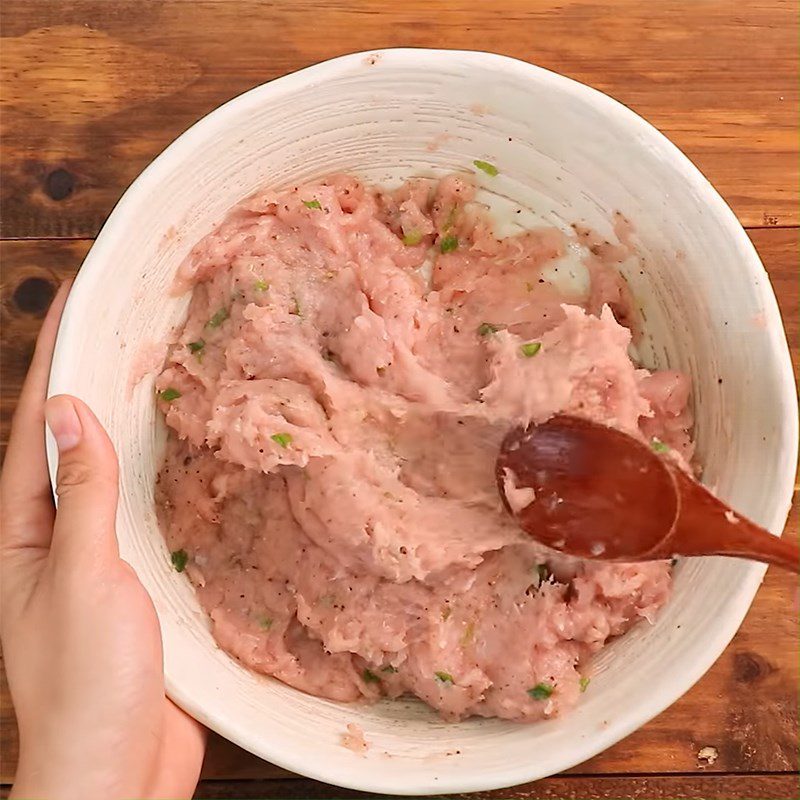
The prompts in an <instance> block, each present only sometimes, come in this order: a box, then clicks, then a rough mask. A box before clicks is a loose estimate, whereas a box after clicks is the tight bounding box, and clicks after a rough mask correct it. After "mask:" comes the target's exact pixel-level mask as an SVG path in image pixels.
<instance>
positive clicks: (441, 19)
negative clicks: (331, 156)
mask: <svg viewBox="0 0 800 800" xmlns="http://www.w3.org/2000/svg"><path fill="white" fill-rule="evenodd" d="M797 9H798V3H797V0H748V2H746V3H737V2H734V0H704V2H695V0H681V1H678V0H670V1H669V2H658V3H653V2H642V0H615V2H607V3H601V2H591V0H537V2H533V1H532V0H494V2H492V3H478V2H474V0H404V2H402V3H400V2H396V0H360V1H359V2H340V1H338V0H271V1H270V2H261V1H259V0H170V1H169V2H164V1H163V0H115V1H114V2H110V1H107V0H5V2H3V3H2V8H1V9H0V26H1V27H2V32H3V39H2V48H1V49H0V72H1V73H2V76H1V77H2V94H1V95H0V104H2V115H1V116H0V132H2V136H3V164H2V178H3V180H2V186H1V187H0V201H2V204H3V215H2V220H0V234H2V236H4V237H6V238H28V237H87V236H94V235H95V234H96V233H97V231H98V229H99V228H100V226H101V224H102V222H103V220H104V219H105V217H106V215H107V214H108V212H109V211H110V209H111V208H112V206H113V205H114V203H115V202H116V200H117V199H118V198H119V196H120V195H121V193H122V192H123V191H124V189H125V187H126V186H128V184H129V183H130V182H131V181H132V180H133V179H134V178H135V177H136V175H137V174H138V173H139V172H140V171H141V170H142V168H143V167H144V166H145V165H146V164H147V163H148V162H149V161H150V160H151V159H152V158H153V157H154V156H155V155H156V154H157V153H159V152H160V151H161V150H162V149H163V148H164V147H165V146H166V145H167V144H168V143H169V142H170V141H171V140H172V139H174V138H175V136H176V135H177V134H179V133H180V132H181V131H183V130H185V129H186V128H187V127H188V126H189V125H191V124H192V123H193V122H195V121H196V120H197V119H198V118H199V117H201V116H203V115H204V114H206V113H208V112H209V111H211V110H212V109H213V108H215V107H216V106H218V105H219V104H221V103H222V102H224V101H225V100H227V99H229V98H230V97H233V96H234V95H237V94H239V93H241V92H243V91H245V90H247V89H249V88H251V87H252V86H255V85H257V84H260V83H264V82H265V81H268V80H271V79H273V78H275V77H277V76H279V75H282V74H285V73H287V72H290V71H293V70H296V69H299V68H301V67H303V66H306V65H308V64H311V63H315V62H318V61H321V60H324V59H326V58H330V57H332V56H336V55H341V54H343V53H347V52H352V51H357V50H369V49H377V48H382V47H394V46H411V47H442V46H446V47H450V48H469V49H479V50H492V51H495V52H498V53H504V54H507V55H511V56H515V57H517V58H522V59H525V60H527V61H531V62H533V63H536V64H540V65H541V66H544V67H547V68H549V69H553V70H556V71H558V72H561V73H563V74H565V75H568V76H570V77H573V78H576V79H577V80H580V81H584V82H586V83H589V84H592V85H593V86H596V87H597V88H599V89H602V90H603V91H605V92H607V93H609V94H611V95H612V96H614V97H616V98H618V99H619V100H621V101H622V102H624V103H626V104H627V105H629V106H631V107H632V108H633V109H635V110H636V111H638V112H639V113H641V114H642V115H643V116H644V117H645V118H647V119H649V120H650V121H651V122H652V123H653V124H654V125H656V126H657V127H659V128H660V129H661V130H662V131H664V132H665V133H666V134H667V135H668V136H669V137H670V138H671V139H672V140H673V141H674V142H675V143H676V144H677V145H678V146H679V147H681V148H682V149H683V150H684V151H685V152H686V153H687V154H688V155H689V156H690V157H691V158H692V159H693V160H694V161H695V163H697V165H698V166H699V167H700V168H701V169H702V170H703V171H704V172H705V173H706V175H708V177H709V178H710V179H711V181H712V183H714V185H715V186H717V188H718V189H719V190H720V192H721V193H722V195H723V196H724V197H725V198H726V200H727V201H728V202H729V203H730V204H731V205H732V206H733V208H734V210H735V211H736V213H737V214H738V216H739V218H740V219H741V220H742V221H743V222H744V223H745V224H746V225H750V226H780V225H789V224H797V223H798V222H800V209H798V204H797V202H796V197H795V188H796V186H797V183H798V176H799V175H800V162H798V158H797V155H798V138H797V135H796V119H797V114H798V41H797V36H796V23H797Z"/></svg>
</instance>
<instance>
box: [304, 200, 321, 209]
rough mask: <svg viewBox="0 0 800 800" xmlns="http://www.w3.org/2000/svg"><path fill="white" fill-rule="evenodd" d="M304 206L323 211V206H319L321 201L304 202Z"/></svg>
mask: <svg viewBox="0 0 800 800" xmlns="http://www.w3.org/2000/svg"><path fill="white" fill-rule="evenodd" d="M303 205H304V206H305V207H306V208H318V209H320V210H322V206H321V205H320V204H319V200H303Z"/></svg>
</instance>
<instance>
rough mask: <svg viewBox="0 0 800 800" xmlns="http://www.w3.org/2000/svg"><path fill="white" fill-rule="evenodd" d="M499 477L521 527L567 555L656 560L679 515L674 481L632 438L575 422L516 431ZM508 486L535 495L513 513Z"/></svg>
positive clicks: (506, 444)
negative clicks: (509, 482) (506, 489)
mask: <svg viewBox="0 0 800 800" xmlns="http://www.w3.org/2000/svg"><path fill="white" fill-rule="evenodd" d="M495 470H496V477H497V485H498V488H499V490H500V496H501V497H502V498H503V502H504V503H505V505H506V508H507V509H508V510H509V511H510V512H511V513H512V514H514V516H515V518H516V519H517V521H518V523H519V525H520V527H521V528H522V529H523V530H524V531H525V532H526V533H529V534H530V535H531V536H532V537H533V538H534V539H536V540H537V541H539V542H541V543H542V544H544V545H546V546H548V547H550V548H552V549H554V550H559V551H561V552H563V553H567V554H569V555H574V556H580V557H582V558H600V559H603V560H609V561H638V560H641V559H644V558H646V557H647V556H648V554H649V555H650V557H653V555H655V554H656V553H657V551H658V547H659V545H660V544H661V543H662V541H663V540H664V538H665V537H666V536H667V535H668V534H669V533H670V531H671V530H672V527H673V524H674V522H675V520H676V517H677V514H678V508H679V500H678V493H677V490H676V486H675V481H674V478H673V476H672V472H671V470H670V469H669V468H668V467H667V465H666V463H665V462H664V460H662V459H661V458H660V457H659V456H658V454H656V453H655V452H654V451H653V450H652V449H651V448H650V447H649V446H648V445H646V444H644V443H642V442H640V441H638V440H637V439H634V438H633V437H631V436H629V435H628V434H626V433H623V432H621V431H618V430H614V429H613V428H608V427H606V426H604V425H600V424H598V423H595V422H590V421H589V420H584V419H579V418H577V417H568V416H558V417H554V418H552V419H551V420H549V421H548V422H545V423H543V424H542V425H537V426H534V427H531V428H528V429H527V430H523V429H521V428H517V429H515V430H513V431H511V433H509V434H508V436H506V438H505V440H504V441H503V444H502V445H501V447H500V454H499V456H498V457H497V463H496V467H495ZM509 480H513V485H516V487H530V488H532V489H533V491H534V500H533V502H531V503H530V504H529V505H527V506H525V507H524V508H521V509H519V510H517V511H514V510H513V508H512V505H513V504H509V502H508V499H507V498H506V492H505V487H506V485H507V482H508V481H509ZM662 557H663V556H662Z"/></svg>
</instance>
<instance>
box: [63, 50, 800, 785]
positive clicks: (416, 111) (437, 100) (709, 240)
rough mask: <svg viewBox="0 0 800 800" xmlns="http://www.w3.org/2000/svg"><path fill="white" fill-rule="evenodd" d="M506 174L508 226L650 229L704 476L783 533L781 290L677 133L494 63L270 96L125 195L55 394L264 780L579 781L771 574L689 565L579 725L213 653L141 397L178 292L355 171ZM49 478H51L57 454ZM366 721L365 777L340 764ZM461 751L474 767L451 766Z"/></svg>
mask: <svg viewBox="0 0 800 800" xmlns="http://www.w3.org/2000/svg"><path fill="white" fill-rule="evenodd" d="M476 158H482V159H486V160H489V161H491V162H493V163H494V164H496V165H497V166H498V167H499V169H500V173H501V174H500V176H499V177H497V178H494V179H488V178H486V176H483V181H482V183H483V185H484V186H486V187H491V189H492V190H493V192H492V193H491V194H488V193H484V195H483V196H484V198H487V199H489V200H490V201H491V204H492V205H493V207H494V208H495V211H496V212H497V213H498V214H499V215H500V216H501V217H503V216H504V215H505V216H508V212H509V210H511V209H515V208H516V207H518V206H521V207H523V208H524V209H526V210H528V211H529V212H530V213H528V212H527V211H526V214H525V215H518V217H517V218H519V216H522V217H523V219H524V220H525V221H526V222H533V221H535V220H537V219H545V220H547V221H550V222H552V223H554V224H559V225H565V224H567V223H569V222H572V221H575V220H583V221H586V222H588V223H589V224H590V225H592V226H594V227H595V228H598V229H600V230H609V215H610V212H611V211H612V210H615V209H618V210H620V211H622V212H623V213H624V214H625V215H626V216H627V217H628V218H629V219H630V220H632V222H633V224H634V226H635V229H636V232H637V235H638V238H639V239H640V241H641V248H640V250H641V253H642V255H643V257H644V259H645V262H646V268H645V270H644V274H643V275H640V274H639V269H638V267H637V268H635V269H633V268H632V269H630V270H629V271H628V275H627V277H628V278H629V281H630V284H631V287H632V289H633V292H634V295H635V297H636V298H637V301H638V303H639V305H640V307H641V309H642V312H643V313H644V315H645V318H646V326H647V338H646V340H645V342H644V344H643V347H642V354H643V356H644V358H645V360H646V361H647V362H648V363H649V365H651V366H661V367H665V366H671V367H678V368H680V369H683V370H686V371H688V372H689V373H690V374H691V377H692V380H693V383H694V397H693V402H694V408H695V412H696V417H697V423H696V438H697V445H698V456H699V458H700V460H701V462H702V463H703V464H704V465H705V472H704V479H705V481H706V483H708V484H709V485H711V486H712V487H714V488H715V489H716V491H717V493H718V494H719V495H720V496H721V497H722V498H724V499H725V500H727V501H729V502H730V503H732V504H733V505H734V506H735V507H736V508H738V509H739V510H741V511H742V512H743V513H745V514H747V515H748V516H750V517H752V518H753V519H754V520H756V521H757V522H759V523H761V524H762V525H764V526H766V527H767V528H769V529H770V530H772V531H773V532H774V533H779V532H780V530H781V528H782V526H783V523H784V520H785V518H786V514H787V510H788V508H789V502H790V497H791V492H792V484H793V477H794V466H795V462H796V443H797V418H796V406H795V402H796V399H795V390H794V382H793V377H792V370H791V366H790V361H789V355H788V350H787V347H786V340H785V335H784V332H783V327H782V325H781V320H780V316H779V313H778V308H777V305H776V303H775V298H774V296H773V293H772V290H771V288H770V284H769V280H768V278H767V275H766V273H765V272H764V269H763V267H762V265H761V263H760V261H759V259H758V256H757V255H756V252H755V250H754V249H753V246H752V245H751V244H750V241H749V240H748V238H747V236H746V234H745V233H744V231H743V230H742V228H741V227H740V226H739V223H738V222H737V220H736V218H735V217H734V215H733V214H732V212H731V211H730V209H729V208H728V207H727V206H726V205H725V203H724V202H723V201H722V199H721V198H720V197H719V195H718V194H717V193H716V192H715V191H714V189H713V188H712V187H711V186H710V185H709V183H708V182H707V181H706V179H705V178H704V177H703V176H702V175H701V174H700V172H698V170H697V169H696V168H695V167H694V166H693V165H692V164H691V163H690V162H689V160H688V159H687V158H686V157H685V156H684V155H683V154H682V153H681V152H680V151H679V150H678V149H677V148H676V147H674V146H673V145H672V144H671V143H670V142H669V141H668V140H667V139H666V138H664V136H662V135H661V134H660V133H659V132H658V131H656V130H655V129H654V128H652V127H651V126H650V125H649V124H648V123H646V122H645V121H644V120H642V119H641V118H640V117H638V116H637V115H636V114H634V113H633V112H632V111H630V110H628V109H627V108H625V107H624V106H622V105H620V104H619V103H617V102H615V101H614V100H611V99H610V98H608V97H606V96H605V95H603V94H601V93H600V92H597V91H595V90H593V89H590V88H587V87H586V86H583V85H581V84H579V83H576V82H574V81H571V80H568V79H567V78H564V77H561V76H559V75H556V74H553V73H552V72H548V71H546V70H543V69H539V68H537V67H534V66H530V65H529V64H525V63H522V62H519V61H514V60H512V59H509V58H504V57H500V56H496V55H488V54H484V53H471V52H457V51H433V50H389V51H383V52H376V53H373V54H364V53H362V54H357V55H351V56H346V57H344V58H338V59H335V60H333V61H328V62H325V63H324V64H319V65H317V66H314V67H310V68H308V69H305V70H303V71H301V72H298V73H296V74H294V75H290V76H288V77H285V78H281V79H279V80H276V81H273V82H272V83H269V84H266V85H264V86H260V87H258V88H256V89H253V90H252V91H250V92H247V93H246V94H244V95H242V96H241V97H238V98H236V99H235V100H232V101H231V102H229V103H227V104H225V105H224V106H222V107H221V108H219V109H217V110H216V111H214V112H213V113H211V114H209V115H208V116H207V117H205V118H204V119H202V120H201V121H200V122H198V123H197V124H196V125H194V126H193V127H192V128H191V129H190V130H189V131H187V132H186V133H184V134H183V135H182V136H181V137H180V138H178V140H177V141H175V142H174V143H173V144H172V145H170V146H169V147H168V148H167V149H166V150H165V151H164V153H162V155H160V156H159V157H158V158H157V159H156V160H155V161H154V162H153V163H152V164H151V165H150V166H149V167H148V168H147V169H146V170H145V171H144V172H143V173H142V174H141V176H140V177H139V178H137V180H136V181H135V182H134V183H133V185H132V186H131V187H130V189H128V191H127V192H126V193H125V195H124V197H123V198H122V200H121V201H120V202H119V204H118V206H117V207H116V208H115V210H114V212H113V213H112V214H111V216H110V218H109V219H108V222H107V223H106V225H105V227H104V228H103V230H102V232H101V234H100V236H99V237H98V239H97V242H96V243H95V245H94V247H93V248H92V250H91V252H90V253H89V255H88V256H87V258H86V261H85V262H84V264H83V267H82V268H81V271H80V275H79V276H78V279H77V281H76V283H75V287H74V289H73V291H72V295H71V296H70V299H69V303H68V305H67V310H66V313H65V316H64V319H63V322H62V325H61V329H60V331H59V337H58V345H57V350H56V356H55V362H54V366H53V371H52V376H51V385H50V390H51V392H52V393H58V392H69V393H72V394H75V395H78V396H80V397H82V398H83V399H84V400H85V401H87V402H88V403H89V405H90V406H91V407H92V408H93V409H94V410H95V412H96V413H97V414H98V416H99V417H100V419H101V420H102V421H103V422H104V423H105V425H106V427H107V429H108V431H109V433H110V435H111V438H112V439H113V441H114V443H115V445H116V447H117V451H118V453H119V456H120V462H121V489H122V500H121V502H120V508H119V515H118V522H117V532H118V535H119V539H120V547H121V551H122V554H123V556H124V558H126V559H127V560H128V561H129V562H130V563H131V564H132V565H133V566H134V568H135V569H136V571H137V572H138V574H139V576H140V578H141V580H142V581H143V583H144V585H145V586H146V587H147V589H148V591H149V592H150V594H151V596H152V598H153V601H154V602H155V605H156V609H157V610H158V614H159V618H160V620H161V626H162V630H163V636H164V648H165V664H164V668H165V673H166V681H167V689H168V691H169V694H170V696H171V697H172V698H173V699H174V700H175V701H176V702H177V703H178V704H179V705H181V706H182V707H183V708H185V709H186V710H187V711H189V712H190V713H191V714H193V715H194V716H195V717H197V718H198V719H199V720H201V721H202V722H204V723H205V724H206V725H208V726H209V727H210V728H212V729H214V730H216V731H217V732H219V733H220V734H222V735H223V736H225V737H227V738H228V739H231V740H232V741H234V742H236V743H237V744H239V745H241V746H242V747H244V748H246V749H248V750H251V751H252V752H253V753H256V754H257V755H259V756H262V757H263V758H265V759H268V760H269V761H271V762H273V763H275V764H279V765H280V766H282V767H286V768H288V769H290V770H293V771H295V772H299V773H302V774H304V775H307V776H310V777H313V778H317V779H319V780H323V781H327V782H330V783H334V784H339V785H341V786H348V787H353V788H356V789H364V790H370V791H377V792H393V793H398V794H427V793H432V792H456V791H458V792H468V791H474V790H478V789H492V788H496V787H503V786H509V785H512V784H517V783H521V782H524V781H530V780H533V779H536V778H541V777H543V776H546V775H550V774H552V773H555V772H558V771H560V770H563V769H566V768H568V767H571V766H573V765H575V764H577V763H579V762H581V761H584V760H585V759H587V758H589V757H590V756H592V755H594V754H596V753H598V752H600V751H601V750H603V749H604V748H607V747H608V746H609V745H611V744H613V743H614V742H616V741H618V740H619V739H621V738H622V737H624V736H626V735H627V734H629V733H631V732H632V731H633V730H635V729H636V728H638V727H639V726H640V725H642V724H643V723H645V722H647V720H649V719H650V718H651V717H653V716H655V715H656V714H658V713H659V712H660V711H662V710H663V709H664V708H666V707H667V706H668V705H670V703H672V702H674V701H675V700H676V699H677V698H678V697H680V696H681V695H682V694H683V693H684V692H685V691H686V690H687V689H689V687H690V686H692V684H693V683H694V682H695V681H696V680H697V679H698V678H700V676H701V675H703V673H704V672H705V671H706V670H707V669H708V668H709V666H711V664H712V663H713V662H714V660H715V659H716V658H717V657H718V656H719V655H720V653H721V652H722V651H723V649H724V648H725V646H726V645H727V644H728V642H729V641H730V639H731V637H732V636H733V634H734V633H735V631H736V629H737V628H738V627H739V624H740V623H741V621H742V618H743V617H744V615H745V612H746V611H747V609H748V607H749V605H750V603H751V601H752V599H753V595H754V594H755V592H756V589H757V588H758V586H759V584H760V582H761V579H762V577H763V574H764V568H763V567H762V566H759V565H757V564H752V563H747V562H744V561H736V560H727V559H721V558H708V559H698V560H693V561H690V562H686V563H683V564H681V565H680V566H679V568H678V570H677V577H676V581H675V593H674V598H673V599H672V601H671V602H670V603H669V605H668V606H667V607H666V608H665V609H664V611H663V612H662V613H661V614H660V616H659V619H658V621H657V622H656V624H655V625H654V626H652V627H651V626H649V625H647V624H642V625H640V626H638V627H636V628H635V630H633V631H632V632H631V633H629V634H628V635H626V636H625V637H623V638H622V639H620V640H619V641H616V642H614V643H613V644H612V645H611V646H610V647H608V648H607V649H606V650H605V651H603V653H602V654H601V655H600V657H599V658H598V659H597V661H596V667H595V669H596V677H594V679H593V680H592V686H591V690H590V691H589V692H588V693H587V694H586V695H585V696H584V698H583V700H582V702H581V704H580V706H579V707H578V708H577V709H576V710H575V711H574V712H573V713H571V714H569V715H568V716H565V717H564V718H563V719H557V720H553V721H549V722H544V723H540V724H534V725H519V724H513V723H509V722H501V721H498V720H482V719H470V720H467V721H465V722H462V723H459V724H445V723H443V722H441V721H440V720H439V719H438V718H437V717H436V716H435V715H434V714H433V713H432V712H431V711H429V710H428V709H427V708H426V707H425V706H423V705H421V704H419V703H417V702H413V701H408V702H405V701H397V702H382V703H379V704H377V705H372V706H361V705H342V704H339V703H334V702H330V701H327V700H321V699H319V698H315V697H310V696H308V695H305V694H302V693H300V692H298V691H296V690H294V689H291V688H289V687H287V686H284V685H283V684H281V683H278V682H277V681H274V680H271V679H269V678H264V677H260V676H257V675H255V674H252V673H250V672H248V671H247V670H245V669H244V668H243V667H241V666H240V665H239V664H238V663H237V662H235V661H234V660H232V659H231V658H229V657H228V656H227V655H226V654H225V653H224V652H222V651H221V650H220V649H218V648H217V647H216V645H215V644H214V641H213V640H212V638H211V635H210V634H209V631H208V625H207V623H206V620H205V617H204V615H203V613H202V612H201V610H200V608H199V606H198V603H197V601H196V599H195V597H194V593H193V591H192V589H191V587H190V585H189V583H188V581H187V580H186V578H185V577H184V576H182V575H178V574H176V573H175V572H174V571H173V570H172V569H171V567H170V563H169V557H168V553H167V549H166V547H165V545H164V542H163V540H162V537H161V535H160V533H159V530H158V528H157V525H156V517H155V513H154V508H153V481H154V477H155V473H156V469H157V464H158V460H159V454H160V446H161V443H162V438H163V426H162V425H161V423H160V422H159V419H158V415H157V413H156V407H155V403H154V397H153V391H152V381H151V380H146V381H144V382H143V383H142V384H140V385H139V386H138V387H137V388H136V389H135V390H134V392H133V394H132V395H131V394H130V390H129V377H130V373H131V365H132V361H133V359H134V357H135V355H136V353H137V351H138V350H139V348H140V346H141V345H142V343H144V342H148V341H153V340H158V339H159V338H160V337H163V336H164V335H165V334H166V333H167V331H168V330H169V328H170V327H171V326H172V325H174V324H176V323H178V322H179V321H181V319H182V316H183V314H184V312H185V309H186V301H187V298H180V299H176V298H173V297H171V296H170V294H169V287H170V283H171V281H172V278H173V275H174V273H175V269H176V267H177V265H178V264H179V262H180V261H181V259H182V258H183V257H184V256H185V255H186V253H187V252H188V250H189V248H190V247H191V246H192V245H193V244H194V243H195V242H197V241H198V240H199V239H200V238H201V237H202V236H203V235H204V234H206V233H208V232H209V231H210V230H211V229H212V228H213V227H214V226H215V225H216V224H217V223H218V222H219V221H220V220H221V219H222V217H223V216H224V214H225V212H226V211H227V210H228V209H229V208H231V206H233V205H234V204H235V203H236V202H237V201H239V200H240V199H242V198H243V197H245V196H246V195H248V194H249V193H251V192H252V191H254V190H255V189H256V188H257V187H261V186H264V185H273V186H281V185H285V184H287V183H289V182H294V181H297V180H300V179H304V178H312V177H317V176H322V175H324V174H326V173H330V172H332V171H338V170H346V171H351V172H355V173H357V174H359V175H361V176H363V177H365V178H368V179H371V180H377V181H397V180H398V179H399V178H402V177H407V176H409V175H416V174H440V173H444V172H447V171H449V170H454V169H465V168H468V167H469V166H470V165H471V163H472V161H473V159H476ZM50 457H51V465H52V464H53V463H54V461H55V458H54V456H53V452H52V451H51V453H50ZM348 722H357V723H358V724H359V725H360V726H361V727H362V728H363V729H364V732H365V735H366V738H367V740H368V741H369V742H370V744H371V748H370V750H369V752H368V753H367V755H366V757H363V756H360V755H356V754H355V753H352V752H351V751H349V750H347V749H345V748H344V747H342V745H341V743H340V737H341V734H342V733H343V732H344V730H345V725H346V724H347V723H348ZM456 751H457V752H456Z"/></svg>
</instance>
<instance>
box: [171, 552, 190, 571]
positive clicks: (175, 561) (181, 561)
mask: <svg viewBox="0 0 800 800" xmlns="http://www.w3.org/2000/svg"><path fill="white" fill-rule="evenodd" d="M169 560H170V561H171V562H172V566H173V567H175V572H183V570H184V569H186V562H187V561H188V560H189V554H188V553H187V552H186V551H185V550H183V549H181V550H173V551H172V552H171V553H170V554H169Z"/></svg>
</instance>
